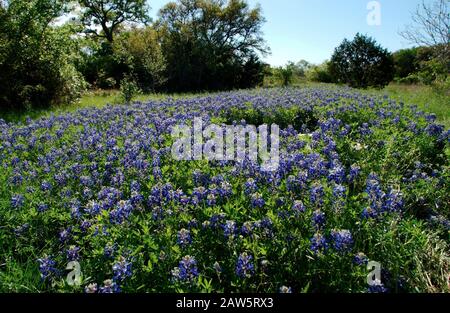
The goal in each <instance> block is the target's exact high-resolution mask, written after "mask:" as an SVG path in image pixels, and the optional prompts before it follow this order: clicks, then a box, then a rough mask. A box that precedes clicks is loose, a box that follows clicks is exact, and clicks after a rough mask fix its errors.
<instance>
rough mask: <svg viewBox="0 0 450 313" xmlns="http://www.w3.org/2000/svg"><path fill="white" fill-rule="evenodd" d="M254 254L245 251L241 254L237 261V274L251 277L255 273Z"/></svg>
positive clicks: (242, 276)
mask: <svg viewBox="0 0 450 313" xmlns="http://www.w3.org/2000/svg"><path fill="white" fill-rule="evenodd" d="M252 260H253V256H252V255H250V254H247V252H243V253H241V254H240V255H239V257H238V260H237V263H236V274H237V276H239V277H241V278H248V277H251V276H252V275H253V273H254V269H255V268H254V266H253V263H252Z"/></svg>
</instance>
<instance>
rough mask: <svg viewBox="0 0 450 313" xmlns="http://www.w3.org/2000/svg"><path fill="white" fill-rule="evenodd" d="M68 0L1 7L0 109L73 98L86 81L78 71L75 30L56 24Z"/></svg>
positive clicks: (20, 0)
mask: <svg viewBox="0 0 450 313" xmlns="http://www.w3.org/2000/svg"><path fill="white" fill-rule="evenodd" d="M66 5H67V1H65V0H9V1H3V3H2V5H1V10H0V14H1V19H0V26H1V31H0V41H1V44H0V105H1V107H2V108H23V107H31V106H48V105H50V104H52V103H58V102H62V101H64V102H70V101H72V100H74V99H75V98H76V97H77V96H78V95H79V91H80V90H82V89H83V87H84V80H83V79H82V77H81V75H80V74H79V73H78V72H77V71H76V69H75V67H74V61H75V59H76V57H77V53H76V51H77V40H74V38H73V37H72V36H74V34H75V33H76V30H75V29H73V26H71V25H66V26H63V27H55V26H52V23H53V22H54V21H55V20H56V18H58V17H59V16H61V15H62V14H63V13H64V12H67V6H66Z"/></svg>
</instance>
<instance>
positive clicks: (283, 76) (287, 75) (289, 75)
mask: <svg viewBox="0 0 450 313" xmlns="http://www.w3.org/2000/svg"><path fill="white" fill-rule="evenodd" d="M276 74H277V76H278V77H279V79H280V80H281V85H282V86H283V87H287V86H289V85H290V84H291V83H292V79H293V77H294V71H293V70H292V66H290V64H288V65H286V66H284V67H278V68H277V69H276Z"/></svg>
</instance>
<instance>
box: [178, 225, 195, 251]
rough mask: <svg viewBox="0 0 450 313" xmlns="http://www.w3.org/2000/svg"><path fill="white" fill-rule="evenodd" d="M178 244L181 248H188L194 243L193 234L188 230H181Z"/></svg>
mask: <svg viewBox="0 0 450 313" xmlns="http://www.w3.org/2000/svg"><path fill="white" fill-rule="evenodd" d="M177 243H178V244H179V245H180V246H181V247H187V246H188V245H190V244H191V243H192V238H191V232H190V231H189V230H187V229H184V228H183V229H181V230H180V231H179V232H178V234H177Z"/></svg>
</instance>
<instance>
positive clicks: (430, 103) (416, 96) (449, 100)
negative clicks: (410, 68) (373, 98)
mask: <svg viewBox="0 0 450 313" xmlns="http://www.w3.org/2000/svg"><path fill="white" fill-rule="evenodd" d="M369 92H370V93H378V94H386V95H388V96H389V97H390V98H391V99H393V100H396V101H402V102H404V103H405V104H415V105H417V106H418V107H419V108H420V109H421V110H423V111H425V112H429V113H434V114H436V116H437V118H438V122H439V123H441V124H443V125H445V126H446V127H447V128H449V127H450V90H449V91H448V92H447V93H439V92H437V91H435V90H434V89H433V88H432V87H430V86H419V85H399V84H391V85H389V86H387V87H386V88H385V89H383V90H379V91H375V90H370V91H369Z"/></svg>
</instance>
